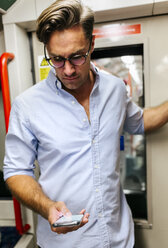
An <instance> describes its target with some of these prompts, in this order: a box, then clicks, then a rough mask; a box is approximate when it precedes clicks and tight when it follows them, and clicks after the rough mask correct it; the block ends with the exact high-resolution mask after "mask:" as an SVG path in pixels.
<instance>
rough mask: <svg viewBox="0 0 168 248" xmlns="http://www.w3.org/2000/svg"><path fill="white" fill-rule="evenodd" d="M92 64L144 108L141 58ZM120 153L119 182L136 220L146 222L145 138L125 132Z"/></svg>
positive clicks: (110, 59)
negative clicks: (121, 84)
mask: <svg viewBox="0 0 168 248" xmlns="http://www.w3.org/2000/svg"><path fill="white" fill-rule="evenodd" d="M102 57H103V55H102ZM93 62H94V63H95V64H96V65H98V67H99V68H100V69H102V70H105V71H106V72H108V73H111V74H113V75H116V76H117V77H120V78H121V79H123V80H124V82H125V85H126V88H127V93H128V95H129V96H130V97H131V98H132V100H133V101H134V102H135V103H136V104H137V105H139V106H141V107H144V106H143V105H144V95H143V92H144V89H143V57H142V55H125V56H120V57H111V58H108V57H106V58H98V59H95V60H94V61H93ZM120 150H121V159H120V179H121V184H122V187H123V189H124V193H125V195H126V198H127V201H128V204H129V205H130V208H131V209H132V213H133V216H134V217H135V218H143V219H146V218H147V210H146V145H145V136H144V135H130V134H128V133H126V132H124V133H123V135H122V136H121V138H120Z"/></svg>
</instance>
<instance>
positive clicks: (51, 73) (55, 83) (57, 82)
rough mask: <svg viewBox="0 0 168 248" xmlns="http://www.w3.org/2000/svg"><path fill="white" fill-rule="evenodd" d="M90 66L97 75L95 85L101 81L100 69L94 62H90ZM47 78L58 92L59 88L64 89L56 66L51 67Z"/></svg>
mask: <svg viewBox="0 0 168 248" xmlns="http://www.w3.org/2000/svg"><path fill="white" fill-rule="evenodd" d="M90 68H91V70H92V71H93V73H94V74H95V75H96V77H95V86H96V85H97V83H98V81H99V80H98V79H99V69H98V68H97V67H96V66H95V65H94V64H93V63H92V62H91V63H90ZM46 80H47V83H48V84H49V85H50V87H52V89H54V90H56V92H58V90H59V89H62V83H61V82H60V80H59V79H58V78H57V76H56V73H55V69H54V68H51V70H50V71H49V74H48V77H47V79H46Z"/></svg>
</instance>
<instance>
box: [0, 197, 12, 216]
mask: <svg viewBox="0 0 168 248" xmlns="http://www.w3.org/2000/svg"><path fill="white" fill-rule="evenodd" d="M0 209H1V211H0V220H14V219H15V215H14V209H13V201H12V200H0Z"/></svg>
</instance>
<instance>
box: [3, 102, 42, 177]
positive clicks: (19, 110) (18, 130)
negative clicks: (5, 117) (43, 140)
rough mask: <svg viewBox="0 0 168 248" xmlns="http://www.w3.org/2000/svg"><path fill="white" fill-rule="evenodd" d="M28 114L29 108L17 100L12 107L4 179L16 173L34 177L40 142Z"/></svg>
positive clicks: (6, 145)
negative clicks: (33, 130) (32, 128)
mask: <svg viewBox="0 0 168 248" xmlns="http://www.w3.org/2000/svg"><path fill="white" fill-rule="evenodd" d="M26 115H27V110H26V108H24V104H23V102H22V101H21V100H15V101H14V103H13V105H12V108H11V113H10V119H9V129H8V133H7V135H6V141H5V157H4V167H3V171H4V180H6V179H7V178H9V177H11V176H14V175H29V176H33V177H34V168H35V165H34V161H35V159H36V156H37V143H38V142H37V139H36V137H35V136H34V134H33V132H32V130H31V127H30V123H29V119H28V118H27V117H26Z"/></svg>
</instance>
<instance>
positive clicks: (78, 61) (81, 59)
mask: <svg viewBox="0 0 168 248" xmlns="http://www.w3.org/2000/svg"><path fill="white" fill-rule="evenodd" d="M85 61H86V59H85V56H82V55H75V56H73V57H72V58H70V62H71V64H73V65H83V64H84V63H85Z"/></svg>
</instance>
